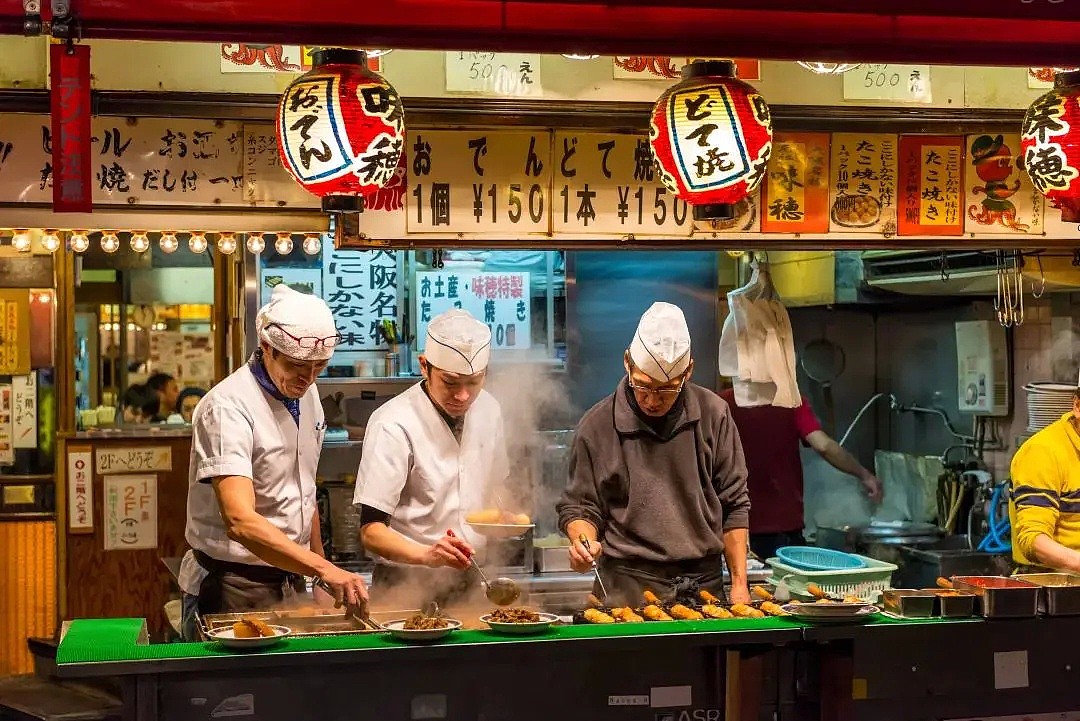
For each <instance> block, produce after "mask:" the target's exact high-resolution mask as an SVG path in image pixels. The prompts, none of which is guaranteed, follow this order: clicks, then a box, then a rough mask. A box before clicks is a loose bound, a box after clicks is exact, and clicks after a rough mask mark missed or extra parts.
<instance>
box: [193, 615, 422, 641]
mask: <svg viewBox="0 0 1080 721" xmlns="http://www.w3.org/2000/svg"><path fill="white" fill-rule="evenodd" d="M414 613H418V612H417V611H384V612H373V613H372V614H371V620H372V621H373V622H374V624H373V625H372V626H367V625H365V624H364V623H363V622H362V621H360V620H359V619H347V618H345V617H344V615H343V614H342V612H341V611H333V612H332V613H300V612H296V611H281V612H277V611H248V612H244V613H220V614H209V615H206V616H201V617H200V619H199V620H200V627H201V630H202V632H203V636H204V637H206V636H207V634H208V632H209V631H212V630H213V629H216V628H220V627H222V626H231V625H233V624H234V623H236V622H237V621H240V620H241V619H245V618H254V619H258V620H260V621H265V622H266V623H269V624H273V625H278V626H285V627H287V628H289V629H291V630H292V634H291V635H292V636H293V637H296V636H300V637H308V636H339V635H357V634H365V633H381V632H382V630H383V629H382V627H381V624H382V623H385V622H387V621H392V620H394V619H398V618H407V617H408V616H410V615H412V614H414Z"/></svg>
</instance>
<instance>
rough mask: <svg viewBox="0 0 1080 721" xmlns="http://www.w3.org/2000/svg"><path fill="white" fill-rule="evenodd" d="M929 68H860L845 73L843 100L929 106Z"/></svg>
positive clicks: (889, 66) (915, 66) (895, 66)
mask: <svg viewBox="0 0 1080 721" xmlns="http://www.w3.org/2000/svg"><path fill="white" fill-rule="evenodd" d="M931 97H932V96H931V92H930V66H929V65H860V66H859V67H858V68H855V69H854V70H849V71H848V72H846V73H844V100H859V101H862V100H891V101H894V102H901V103H929V102H931Z"/></svg>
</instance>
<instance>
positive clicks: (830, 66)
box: [799, 60, 862, 75]
mask: <svg viewBox="0 0 1080 721" xmlns="http://www.w3.org/2000/svg"><path fill="white" fill-rule="evenodd" d="M861 64H862V63H817V62H812V61H805V60H800V61H799V66H800V67H803V68H806V69H807V70H809V71H810V72H812V73H816V74H817V75H843V74H844V73H846V72H847V71H849V70H854V69H855V68H857V67H859V65H861Z"/></svg>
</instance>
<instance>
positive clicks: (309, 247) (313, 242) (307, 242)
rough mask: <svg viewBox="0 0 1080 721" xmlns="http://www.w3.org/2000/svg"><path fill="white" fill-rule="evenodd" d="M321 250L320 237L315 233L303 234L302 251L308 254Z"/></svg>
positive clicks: (317, 252)
mask: <svg viewBox="0 0 1080 721" xmlns="http://www.w3.org/2000/svg"><path fill="white" fill-rule="evenodd" d="M320 250H322V238H321V237H319V236H318V235H317V234H313V233H308V234H307V235H305V236H304V252H305V253H307V254H308V255H318V254H319V251H320Z"/></svg>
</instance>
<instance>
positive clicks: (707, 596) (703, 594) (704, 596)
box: [698, 588, 720, 606]
mask: <svg viewBox="0 0 1080 721" xmlns="http://www.w3.org/2000/svg"><path fill="white" fill-rule="evenodd" d="M698 596H699V597H700V598H701V600H702V601H704V602H705V603H709V604H712V605H713V606H719V605H720V599H719V598H717V597H716V596H714V595H712V594H711V593H709V592H708V591H706V590H705V589H704V588H703V589H701V590H699V591H698Z"/></svg>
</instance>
